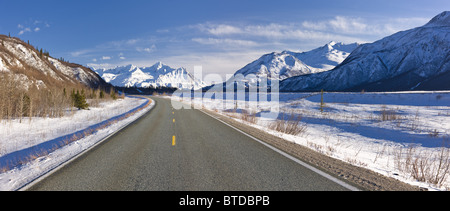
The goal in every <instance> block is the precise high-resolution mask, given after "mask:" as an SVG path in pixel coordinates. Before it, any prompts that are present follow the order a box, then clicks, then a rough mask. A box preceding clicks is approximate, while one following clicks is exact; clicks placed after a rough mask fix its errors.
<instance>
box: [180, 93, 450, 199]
mask: <svg viewBox="0 0 450 211" xmlns="http://www.w3.org/2000/svg"><path fill="white" fill-rule="evenodd" d="M172 99H174V100H179V99H178V98H177V97H172ZM202 100H203V103H202ZM323 100H324V105H323V106H322V108H323V111H321V106H320V105H321V103H320V102H321V94H320V93H280V95H279V103H277V102H259V103H257V102H255V101H250V102H249V101H243V100H240V101H239V100H238V101H235V100H223V99H207V98H204V99H201V98H195V99H194V100H193V103H194V105H196V106H197V108H201V107H204V108H206V109H210V110H214V111H216V112H218V113H220V114H223V115H227V116H230V117H232V118H235V119H237V120H239V121H242V122H245V123H246V124H249V125H251V126H253V127H255V128H259V129H262V130H264V131H268V132H269V133H271V134H273V135H276V136H279V137H282V138H284V139H285V140H287V141H291V142H295V143H297V144H301V145H304V146H307V147H309V148H311V149H313V150H316V151H318V152H321V153H323V154H326V155H328V156H331V157H334V158H337V159H340V160H343V161H346V162H349V163H351V164H353V165H357V166H361V167H365V168H369V169H371V170H374V171H376V172H379V173H381V174H383V175H386V176H389V177H394V178H396V179H399V180H401V181H404V182H407V183H410V184H413V185H418V186H421V187H426V188H429V189H432V190H448V189H450V176H449V174H450V172H449V171H450V169H449V168H450V157H449V156H450V148H449V147H450V92H393V93H387V92H384V93H324V96H323ZM183 101H185V102H186V101H190V99H188V98H185V99H183ZM270 110H271V111H275V112H279V115H277V116H278V120H280V119H283V118H284V119H286V120H288V119H289V118H291V114H293V115H295V117H301V123H300V124H299V125H298V127H302V128H303V129H305V128H306V129H305V130H304V131H303V132H301V133H300V134H298V135H289V134H285V133H281V132H278V131H275V130H271V129H269V127H270V125H271V124H272V125H273V124H274V122H275V121H276V120H274V119H272V118H266V117H261V114H263V115H262V116H269V115H264V112H266V111H270ZM243 111H245V112H243ZM242 113H251V114H256V115H255V116H256V120H253V121H250V122H248V121H245V120H243V119H245V118H242V117H243V116H244V115H243V114H242ZM250 119H251V118H250ZM443 146H444V147H443ZM433 183H435V184H433Z"/></svg>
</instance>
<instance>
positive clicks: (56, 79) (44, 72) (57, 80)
mask: <svg viewBox="0 0 450 211" xmlns="http://www.w3.org/2000/svg"><path fill="white" fill-rule="evenodd" d="M0 73H6V74H12V75H14V78H16V80H17V81H20V84H21V87H23V88H25V89H28V88H30V87H36V88H38V89H40V88H46V87H65V86H67V85H75V86H78V85H79V84H80V83H81V84H83V85H85V86H88V87H91V88H98V87H106V86H109V85H108V84H107V83H106V82H105V81H104V80H103V79H102V78H100V77H99V76H98V75H97V74H96V73H95V72H94V71H92V70H91V69H89V68H86V67H83V66H81V65H78V64H73V63H68V62H64V61H60V60H57V59H54V58H52V57H51V56H50V55H49V54H48V53H46V52H42V50H41V52H39V51H38V50H36V49H35V48H34V47H33V46H31V45H30V44H28V43H25V42H24V41H22V40H20V39H18V38H15V37H9V36H5V35H0Z"/></svg>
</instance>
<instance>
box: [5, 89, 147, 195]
mask: <svg viewBox="0 0 450 211" xmlns="http://www.w3.org/2000/svg"><path fill="white" fill-rule="evenodd" d="M153 106H154V102H153V101H152V102H151V103H149V100H148V99H144V98H134V97H125V98H124V99H118V100H115V101H107V102H103V103H100V105H99V106H97V107H91V108H90V110H75V111H70V110H67V113H68V114H67V115H66V116H65V117H62V118H32V119H28V118H25V119H22V122H21V123H20V122H19V120H12V121H6V120H3V121H1V122H0V190H15V189H17V188H20V187H21V186H23V185H24V184H26V183H28V182H29V181H32V180H33V179H35V178H36V177H38V176H40V175H42V174H43V173H45V172H47V171H49V170H50V169H52V168H55V167H56V166H58V165H60V164H61V163H63V162H65V161H66V160H68V159H70V158H71V157H73V156H75V155H77V154H79V153H80V152H82V151H84V150H85V149H88V148H89V147H91V146H93V145H95V144H96V143H97V142H99V141H101V140H103V139H104V138H105V137H107V136H108V135H110V134H112V133H114V132H115V131H117V130H118V129H120V128H122V127H124V126H125V125H127V124H129V123H130V122H133V121H134V120H135V119H137V118H139V117H140V116H142V115H143V114H144V113H146V112H147V111H148V110H150V109H151V108H152V107H153ZM127 114H128V115H127Z"/></svg>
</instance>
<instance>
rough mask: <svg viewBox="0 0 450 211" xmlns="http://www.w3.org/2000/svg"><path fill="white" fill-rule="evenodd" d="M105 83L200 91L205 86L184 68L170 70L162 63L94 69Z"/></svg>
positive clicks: (117, 85)
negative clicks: (148, 65)
mask: <svg viewBox="0 0 450 211" xmlns="http://www.w3.org/2000/svg"><path fill="white" fill-rule="evenodd" d="M95 71H96V72H97V74H99V75H100V76H101V77H102V78H103V79H105V81H106V82H108V83H111V84H112V85H113V86H116V87H138V88H149V87H150V88H157V87H168V88H177V89H200V88H202V87H204V86H206V85H207V84H206V83H205V82H203V81H201V80H200V79H196V78H195V77H194V76H193V75H192V74H191V73H189V72H188V71H186V69H185V68H172V67H169V66H168V65H165V64H163V63H162V62H157V63H156V64H154V65H153V66H150V67H138V66H135V65H131V64H130V65H127V66H119V67H115V68H112V69H96V70H95Z"/></svg>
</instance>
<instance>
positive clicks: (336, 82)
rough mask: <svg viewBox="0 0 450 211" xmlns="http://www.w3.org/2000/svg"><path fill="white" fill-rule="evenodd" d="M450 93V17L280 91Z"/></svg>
mask: <svg viewBox="0 0 450 211" xmlns="http://www.w3.org/2000/svg"><path fill="white" fill-rule="evenodd" d="M321 89H323V90H326V91H361V90H365V91H405V90H448V89H450V12H449V11H445V12H443V13H441V14H439V15H437V16H436V17H434V18H433V19H432V20H430V21H429V22H428V23H427V24H425V25H424V26H421V27H417V28H414V29H410V30H406V31H400V32H397V33H395V34H393V35H391V36H388V37H385V38H383V39H381V40H378V41H376V42H373V43H368V44H363V45H360V46H358V47H357V48H356V49H355V50H354V51H352V53H351V54H350V55H349V56H348V57H347V58H346V59H345V60H344V61H343V62H342V63H340V64H339V65H337V66H336V67H335V68H334V69H332V70H330V71H326V72H320V73H312V74H307V75H300V76H294V77H290V78H287V79H285V80H283V81H281V82H280V90H281V91H285V92H292V91H319V90H321Z"/></svg>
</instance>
